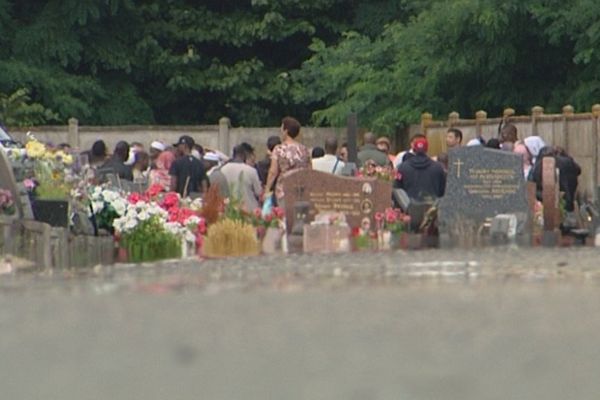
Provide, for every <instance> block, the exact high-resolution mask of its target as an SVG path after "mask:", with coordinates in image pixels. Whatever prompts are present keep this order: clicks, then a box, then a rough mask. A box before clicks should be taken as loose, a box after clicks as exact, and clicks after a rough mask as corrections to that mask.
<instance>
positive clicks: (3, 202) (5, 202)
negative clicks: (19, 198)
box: [0, 189, 16, 215]
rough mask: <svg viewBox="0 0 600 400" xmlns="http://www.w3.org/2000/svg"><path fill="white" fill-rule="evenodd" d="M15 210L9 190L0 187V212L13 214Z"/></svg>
mask: <svg viewBox="0 0 600 400" xmlns="http://www.w3.org/2000/svg"><path fill="white" fill-rule="evenodd" d="M15 211H16V209H15V202H14V200H13V195H12V193H11V192H10V190H6V189H0V214H2V215H14V213H15Z"/></svg>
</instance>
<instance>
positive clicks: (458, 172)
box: [454, 158, 464, 178]
mask: <svg viewBox="0 0 600 400" xmlns="http://www.w3.org/2000/svg"><path fill="white" fill-rule="evenodd" d="M463 164H464V162H462V161H460V158H459V159H458V160H456V161H455V162H454V165H456V177H457V178H460V167H461V165H463Z"/></svg>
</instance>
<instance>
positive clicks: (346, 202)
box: [281, 169, 392, 232]
mask: <svg viewBox="0 0 600 400" xmlns="http://www.w3.org/2000/svg"><path fill="white" fill-rule="evenodd" d="M281 179H282V184H283V191H284V193H285V197H284V203H285V213H286V220H287V229H288V232H291V227H292V226H293V225H294V217H295V216H294V204H296V203H297V202H307V203H308V204H309V211H308V216H307V219H306V222H311V221H313V220H314V217H315V215H316V214H317V213H320V212H322V213H326V212H343V213H344V214H345V215H346V221H347V222H348V225H349V226H350V227H358V226H360V225H361V224H362V223H363V222H365V219H366V220H368V222H369V224H370V225H371V226H372V227H375V225H374V224H375V220H374V216H375V213H376V212H378V211H381V212H383V211H384V210H385V209H386V208H388V207H390V206H391V201H392V200H391V199H392V182H384V181H380V180H377V179H376V178H348V177H340V176H336V175H332V174H329V173H326V172H320V171H314V170H310V169H303V170H295V171H290V172H287V173H286V174H284V175H283V176H282V177H281Z"/></svg>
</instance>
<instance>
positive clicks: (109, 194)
mask: <svg viewBox="0 0 600 400" xmlns="http://www.w3.org/2000/svg"><path fill="white" fill-rule="evenodd" d="M102 197H103V198H104V200H105V201H106V202H108V203H112V202H113V201H115V200H116V199H118V198H120V197H121V196H119V194H118V193H117V192H114V191H112V190H108V189H105V190H103V191H102Z"/></svg>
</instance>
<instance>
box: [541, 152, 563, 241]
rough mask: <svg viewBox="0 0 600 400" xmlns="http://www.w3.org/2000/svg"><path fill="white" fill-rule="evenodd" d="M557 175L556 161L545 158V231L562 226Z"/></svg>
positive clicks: (543, 164)
mask: <svg viewBox="0 0 600 400" xmlns="http://www.w3.org/2000/svg"><path fill="white" fill-rule="evenodd" d="M556 174H557V171H556V160H555V159H554V158H553V157H546V158H544V159H543V160H542V203H543V205H544V230H545V231H554V230H555V229H558V227H559V225H560V210H559V207H558V198H559V197H558V194H559V187H558V177H557V176H556Z"/></svg>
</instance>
